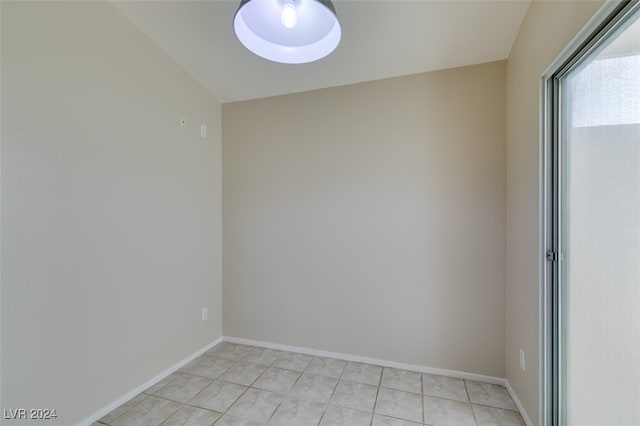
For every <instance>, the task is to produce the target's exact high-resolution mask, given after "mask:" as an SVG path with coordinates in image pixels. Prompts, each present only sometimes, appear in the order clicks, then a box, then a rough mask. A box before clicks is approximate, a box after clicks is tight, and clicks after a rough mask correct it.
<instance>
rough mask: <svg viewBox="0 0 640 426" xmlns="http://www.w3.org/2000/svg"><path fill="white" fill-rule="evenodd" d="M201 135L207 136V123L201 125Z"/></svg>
mask: <svg viewBox="0 0 640 426" xmlns="http://www.w3.org/2000/svg"><path fill="white" fill-rule="evenodd" d="M200 136H201V137H203V138H205V139H206V137H207V125H206V124H201V125H200Z"/></svg>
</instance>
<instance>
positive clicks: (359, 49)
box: [114, 0, 529, 102]
mask: <svg viewBox="0 0 640 426" xmlns="http://www.w3.org/2000/svg"><path fill="white" fill-rule="evenodd" d="M333 3H334V5H335V8H336V12H337V14H338V17H339V19H340V22H341V24H342V30H343V34H342V42H341V44H340V45H339V46H338V48H337V49H336V50H335V52H333V53H332V54H331V55H329V56H328V57H326V58H324V59H322V60H320V61H318V62H314V63H310V64H301V65H284V64H278V63H273V62H269V61H266V60H264V59H262V58H259V57H257V56H255V55H254V54H252V53H251V52H249V51H248V50H246V49H245V48H244V47H243V46H242V45H241V44H240V42H239V41H238V40H237V39H236V38H235V35H234V32H233V25H232V21H233V15H234V13H235V11H236V9H237V7H238V4H239V0H238V1H228V0H218V1H216V0H212V1H185V0H180V1H118V2H114V4H115V5H116V7H117V8H118V9H119V10H120V11H121V12H122V13H123V14H124V15H125V16H126V17H127V18H128V19H129V20H131V22H133V23H134V24H135V25H136V26H137V27H138V28H140V29H141V30H142V31H143V32H144V33H145V34H146V35H147V36H148V37H149V38H151V40H153V41H154V42H155V43H156V44H157V45H158V46H160V47H161V48H162V49H163V50H164V51H166V52H167V53H168V54H169V55H170V56H172V57H173V58H174V59H175V61H176V62H178V63H179V64H180V65H181V66H182V67H183V68H184V69H185V70H187V72H189V73H190V74H191V75H192V76H193V77H194V78H195V79H196V80H197V81H199V82H200V84H202V85H203V86H204V87H205V88H206V89H207V90H208V91H210V92H211V93H212V94H213V95H214V96H215V97H216V98H217V99H218V100H219V101H221V102H231V101H238V100H245V99H254V98H261V97H267V96H275V95H281V94H286V93H293V92H302V91H307V90H313V89H319V88H325V87H332V86H341V85H345V84H351V83H357V82H363V81H370V80H377V79H381V78H387V77H395V76H400V75H407V74H414V73H419V72H425V71H433V70H438V69H445V68H452V67H459V66H465V65H472V64H478V63H483V62H491V61H496V60H501V59H506V58H507V57H508V55H509V52H510V50H511V46H512V45H513V42H514V40H515V37H516V36H517V34H518V30H519V28H520V25H521V23H522V20H523V18H524V15H525V14H526V11H527V8H528V7H529V1H528V0H508V1H487V0H466V1H462V0H446V1H430V0H413V1H405V0H365V1H357V0H334V2H333Z"/></svg>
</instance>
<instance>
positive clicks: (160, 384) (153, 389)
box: [144, 372, 180, 395]
mask: <svg viewBox="0 0 640 426" xmlns="http://www.w3.org/2000/svg"><path fill="white" fill-rule="evenodd" d="M179 375H180V373H178V372H175V373H171V374H169V375H168V376H167V377H165V378H164V379H162V380H160V381H159V382H158V383H156V384H155V385H153V386H150V387H148V388H147V389H145V391H144V393H146V394H148V395H153V394H154V393H156V392H157V391H159V390H160V388H162V387H163V386H164V385H166V384H167V383H169V382H170V381H172V380H173V379H175V378H177V377H178V376H179Z"/></svg>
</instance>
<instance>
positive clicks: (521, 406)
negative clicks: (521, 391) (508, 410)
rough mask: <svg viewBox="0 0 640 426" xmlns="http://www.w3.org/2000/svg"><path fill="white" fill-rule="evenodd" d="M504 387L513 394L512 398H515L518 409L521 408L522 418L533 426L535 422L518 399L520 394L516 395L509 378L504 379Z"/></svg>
mask: <svg viewBox="0 0 640 426" xmlns="http://www.w3.org/2000/svg"><path fill="white" fill-rule="evenodd" d="M504 387H505V388H507V392H509V395H511V399H513V402H514V403H515V404H516V407H518V410H520V415H521V416H522V419H523V420H524V422H525V423H526V425H527V426H533V422H532V421H531V419H530V418H529V415H528V414H527V411H526V410H525V409H524V406H523V405H522V403H521V402H520V400H519V399H518V395H516V393H515V391H514V390H513V388H512V387H511V385H510V384H509V381H508V380H507V379H504Z"/></svg>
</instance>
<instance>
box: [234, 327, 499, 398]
mask: <svg viewBox="0 0 640 426" xmlns="http://www.w3.org/2000/svg"><path fill="white" fill-rule="evenodd" d="M222 339H223V341H225V342H230V343H237V344H241V345H249V346H258V347H262V348H268V349H278V350H281V351H289V352H298V353H301V354H306V355H313V356H321V357H327V358H337V359H342V360H344V361H353V362H362V363H366V364H374V365H380V366H382V367H390V368H398V369H402V370H412V371H418V372H420V373H427V374H437V375H440V376H449V377H455V378H458V379H466V380H476V381H478V382H485V383H491V384H494V385H503V386H504V384H505V379H503V378H501V377H493V376H484V375H482V374H474V373H467V372H464V371H457V370H445V369H441V368H434V367H427V366H423V365H415V364H405V363H402V362H395V361H388V360H383V359H378V358H369V357H364V356H359V355H351V354H344V353H339V352H328V351H321V350H318V349H311V348H304V347H300V346H289V345H281V344H278V343H270V342H263V341H260V340H251V339H241V338H239V337H229V336H224V337H223V338H222Z"/></svg>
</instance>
